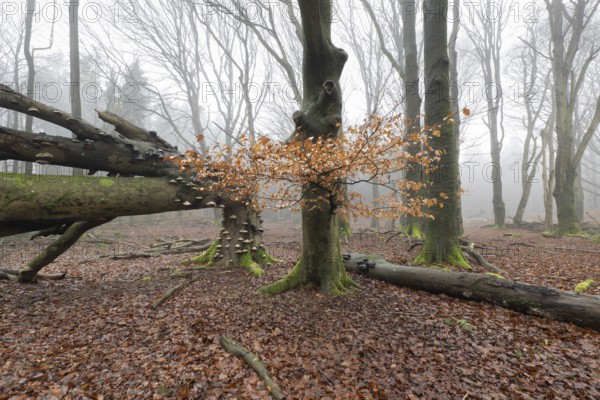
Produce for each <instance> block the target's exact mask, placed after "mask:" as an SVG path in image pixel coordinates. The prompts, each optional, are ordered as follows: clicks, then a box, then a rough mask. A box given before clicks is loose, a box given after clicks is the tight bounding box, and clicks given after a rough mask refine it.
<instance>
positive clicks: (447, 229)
mask: <svg viewBox="0 0 600 400" xmlns="http://www.w3.org/2000/svg"><path fill="white" fill-rule="evenodd" d="M423 7H424V22H423V27H424V43H425V49H424V56H425V126H426V128H428V129H429V130H431V131H434V130H436V131H439V135H437V136H436V135H432V137H431V139H430V141H429V145H430V146H431V147H432V148H433V150H441V151H442V154H441V156H440V161H439V162H438V163H437V164H436V166H437V168H438V169H437V170H436V171H434V172H432V173H431V174H429V175H427V176H426V179H427V183H428V195H429V197H430V198H435V199H439V200H440V201H443V203H444V207H443V208H440V207H439V206H436V207H435V208H432V209H430V210H429V212H430V213H431V214H433V215H434V216H435V219H429V220H428V221H427V222H426V224H425V242H424V243H423V247H422V248H421V251H420V253H419V254H418V255H417V257H416V258H415V260H414V262H415V263H416V264H431V263H435V262H450V263H452V264H455V265H459V266H466V265H468V263H467V261H466V260H465V258H464V256H463V254H462V251H461V249H460V246H459V243H458V228H457V222H456V214H457V206H458V204H457V199H458V193H457V192H458V189H459V185H458V183H459V180H458V177H459V164H458V155H457V153H456V138H455V136H454V128H453V126H452V124H451V122H450V121H449V120H448V115H449V114H450V110H451V108H450V100H449V99H450V95H449V86H450V85H449V80H450V79H449V73H450V65H449V59H448V39H447V38H448V35H447V33H448V30H447V24H446V19H445V18H444V17H443V15H444V12H445V11H446V10H447V9H448V1H447V0H425V2H424V3H423ZM444 196H447V198H446V199H443V197H444Z"/></svg>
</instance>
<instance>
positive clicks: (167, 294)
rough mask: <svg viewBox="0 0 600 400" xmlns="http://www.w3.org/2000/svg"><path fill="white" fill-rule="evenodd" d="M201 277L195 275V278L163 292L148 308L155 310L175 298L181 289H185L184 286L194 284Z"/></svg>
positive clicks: (200, 275)
mask: <svg viewBox="0 0 600 400" xmlns="http://www.w3.org/2000/svg"><path fill="white" fill-rule="evenodd" d="M201 277H202V274H196V275H195V276H193V277H191V278H190V279H188V280H187V281H185V282H183V283H180V284H179V285H177V286H175V287H172V288H171V289H169V290H167V291H166V292H165V294H163V295H162V297H161V298H160V299H158V300H156V301H155V302H154V303H152V305H151V306H150V307H151V308H152V309H153V310H156V309H157V308H158V307H160V306H161V305H162V304H163V303H164V302H166V301H167V300H169V299H170V298H171V297H173V296H175V295H176V294H177V293H179V292H180V291H181V289H183V288H185V287H186V286H189V285H191V284H192V283H194V282H196V281H197V280H199V279H200V278H201Z"/></svg>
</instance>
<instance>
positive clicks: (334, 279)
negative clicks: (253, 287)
mask: <svg viewBox="0 0 600 400" xmlns="http://www.w3.org/2000/svg"><path fill="white" fill-rule="evenodd" d="M339 262H340V267H341V268H342V269H341V273H339V274H336V275H335V276H327V277H323V278H324V279H322V282H321V283H320V288H321V291H323V292H325V293H328V294H331V295H334V296H336V295H339V294H344V293H346V292H347V291H348V289H350V288H352V287H354V286H357V284H356V282H354V281H353V280H352V279H350V277H349V276H348V275H347V274H346V272H345V270H344V269H343V261H342V260H341V259H340V261H339ZM306 275H307V272H306V269H305V267H304V265H303V261H302V259H300V260H299V261H298V262H297V263H296V265H295V266H294V268H293V269H292V271H291V272H290V273H289V274H287V275H286V276H285V277H283V278H282V279H280V280H278V281H277V282H275V283H272V284H271V285H268V286H263V287H261V288H260V289H258V294H261V295H276V294H281V293H284V292H287V291H289V290H294V289H297V288H299V287H302V286H304V285H307V284H308V283H309V281H308V279H307V276H306Z"/></svg>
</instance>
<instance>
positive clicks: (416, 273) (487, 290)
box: [344, 254, 600, 331]
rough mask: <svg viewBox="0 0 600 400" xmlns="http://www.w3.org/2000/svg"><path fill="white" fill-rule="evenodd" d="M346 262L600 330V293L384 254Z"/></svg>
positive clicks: (355, 268) (416, 285) (426, 287)
mask: <svg viewBox="0 0 600 400" xmlns="http://www.w3.org/2000/svg"><path fill="white" fill-rule="evenodd" d="M344 265H345V267H346V270H347V271H348V272H359V273H364V274H366V275H367V276H369V277H371V278H374V279H379V280H382V281H384V282H388V283H391V284H394V285H398V286H404V287H409V288H412V289H417V290H423V291H426V292H430V293H436V294H437V293H439V294H445V295H447V296H451V297H457V298H460V299H465V300H473V301H482V302H486V303H491V304H494V305H497V306H500V307H504V308H508V309H510V310H515V311H518V312H522V313H525V314H530V315H536V316H539V317H545V318H551V319H556V320H560V321H566V322H572V323H574V324H577V325H579V326H583V327H587V328H592V329H594V330H597V331H600V296H587V295H580V294H575V293H570V292H565V291H562V290H557V289H552V288H549V287H545V286H535V285H526V284H523V283H517V282H512V281H509V280H506V279H500V278H497V277H494V276H491V275H487V274H475V273H467V272H448V271H442V270H437V269H427V268H417V267H407V266H402V265H395V264H390V263H388V262H386V261H385V260H384V259H382V258H373V257H367V256H365V255H360V254H353V255H351V256H350V255H348V256H346V257H345V258H344Z"/></svg>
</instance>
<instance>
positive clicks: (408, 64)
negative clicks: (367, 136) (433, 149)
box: [401, 0, 423, 239]
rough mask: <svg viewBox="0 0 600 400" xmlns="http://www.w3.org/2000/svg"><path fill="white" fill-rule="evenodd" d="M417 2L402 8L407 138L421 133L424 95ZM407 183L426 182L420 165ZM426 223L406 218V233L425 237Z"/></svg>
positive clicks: (411, 169)
mask: <svg viewBox="0 0 600 400" xmlns="http://www.w3.org/2000/svg"><path fill="white" fill-rule="evenodd" d="M416 7H417V6H416V2H415V1H413V0H409V1H404V2H403V3H402V5H401V10H402V21H403V26H402V45H403V48H404V55H405V56H404V72H405V75H404V77H403V80H404V96H405V100H406V103H405V113H406V131H405V135H406V137H407V138H409V137H410V135H413V134H419V133H420V132H421V95H420V94H419V86H420V85H419V79H420V75H419V61H418V50H417V34H416V21H417V19H416V14H417V13H416V12H415V10H416V9H417V8H416ZM407 151H408V152H409V153H410V154H411V155H416V154H417V153H418V152H420V151H421V145H420V144H413V145H410V146H408V148H407ZM405 177H406V180H407V181H412V182H422V181H423V171H422V168H421V165H419V164H416V163H409V165H408V169H407V171H406V175H405ZM420 194H421V193H420V191H413V190H410V191H408V196H409V197H418V196H419V195H420ZM422 225H423V220H422V219H421V218H417V217H414V216H412V215H407V216H406V219H405V226H404V232H405V233H406V234H408V235H410V236H412V237H415V238H418V239H421V238H423V229H422Z"/></svg>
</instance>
